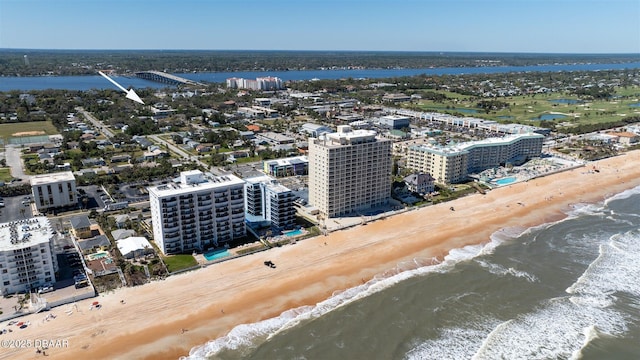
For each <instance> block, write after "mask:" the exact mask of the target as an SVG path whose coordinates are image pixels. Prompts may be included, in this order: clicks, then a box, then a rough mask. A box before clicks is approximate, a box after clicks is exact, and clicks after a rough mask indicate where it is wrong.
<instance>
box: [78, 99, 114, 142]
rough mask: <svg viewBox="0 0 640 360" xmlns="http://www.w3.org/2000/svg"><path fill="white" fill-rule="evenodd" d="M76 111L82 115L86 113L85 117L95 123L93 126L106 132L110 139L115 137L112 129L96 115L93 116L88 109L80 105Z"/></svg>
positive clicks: (105, 134)
mask: <svg viewBox="0 0 640 360" xmlns="http://www.w3.org/2000/svg"><path fill="white" fill-rule="evenodd" d="M76 111H77V112H79V113H81V114H82V115H84V117H85V119H87V120H89V122H91V124H93V127H95V128H96V130H99V131H100V132H102V133H103V134H104V136H106V137H107V138H108V139H111V138H112V137H113V133H112V132H111V130H109V129H108V128H107V127H106V126H105V125H104V124H103V123H102V121H100V120H98V119H97V118H96V117H95V116H93V114H92V113H90V112H88V111H86V110H85V109H84V108H82V107H80V106H78V107H77V108H76Z"/></svg>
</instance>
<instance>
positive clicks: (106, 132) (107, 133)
mask: <svg viewBox="0 0 640 360" xmlns="http://www.w3.org/2000/svg"><path fill="white" fill-rule="evenodd" d="M76 111H77V112H79V113H81V114H82V115H84V117H85V118H86V119H87V120H88V121H89V122H91V124H93V126H94V127H95V128H96V129H98V130H100V131H101V132H102V133H103V134H104V136H106V137H107V138H109V139H111V138H113V132H111V130H109V129H107V127H106V126H105V125H104V124H103V123H102V121H100V120H98V119H97V118H96V117H95V116H93V114H91V113H90V112H88V111H86V110H85V109H84V108H82V107H80V106H78V107H77V108H76ZM163 135H172V134H170V133H169V134H166V133H165V134H163ZM147 137H148V138H150V139H151V140H152V141H154V142H155V143H157V144H164V145H166V146H167V148H168V149H169V150H171V151H172V152H174V153H175V154H177V155H178V156H182V157H183V158H184V159H185V160H192V161H195V162H196V163H197V164H198V165H200V166H202V167H203V168H205V169H209V171H211V173H212V174H214V175H216V176H221V175H225V173H224V172H223V171H220V169H217V168H214V167H210V166H209V165H208V164H206V163H204V162H202V161H200V160H199V159H198V157H197V156H195V155H191V154H189V153H188V152H186V151H184V150H183V149H181V148H180V147H178V146H175V145H174V144H172V143H170V142H168V141H166V140H164V139H162V138H161V137H160V136H158V135H149V136H147ZM7 157H8V154H7ZM7 163H9V159H7Z"/></svg>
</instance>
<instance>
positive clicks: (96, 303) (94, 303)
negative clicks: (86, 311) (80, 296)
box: [91, 301, 99, 306]
mask: <svg viewBox="0 0 640 360" xmlns="http://www.w3.org/2000/svg"><path fill="white" fill-rule="evenodd" d="M98 304H99V302H97V301H94V302H93V304H91V305H93V306H96V305H98Z"/></svg>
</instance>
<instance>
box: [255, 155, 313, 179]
mask: <svg viewBox="0 0 640 360" xmlns="http://www.w3.org/2000/svg"><path fill="white" fill-rule="evenodd" d="M262 170H263V171H264V172H265V174H267V175H271V176H275V177H282V176H294V175H307V174H309V159H308V158H307V157H306V156H296V157H290V158H284V159H274V160H265V161H263V162H262Z"/></svg>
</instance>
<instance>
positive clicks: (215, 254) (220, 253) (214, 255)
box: [202, 249, 231, 261]
mask: <svg viewBox="0 0 640 360" xmlns="http://www.w3.org/2000/svg"><path fill="white" fill-rule="evenodd" d="M202 255H204V258H205V259H207V260H208V261H211V260H218V259H222V258H223V257H227V256H231V253H230V252H229V250H227V249H217V250H212V251H208V252H206V253H204V254H202Z"/></svg>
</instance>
